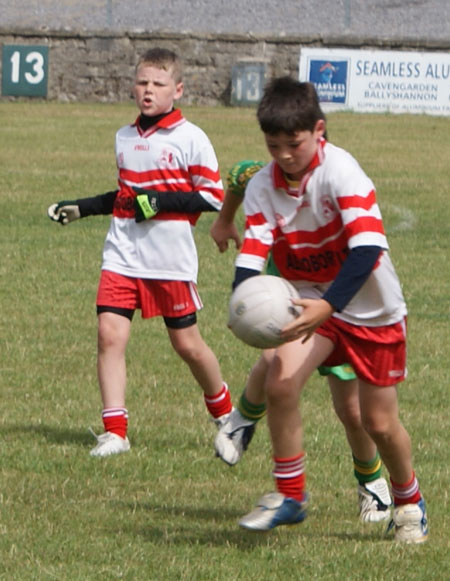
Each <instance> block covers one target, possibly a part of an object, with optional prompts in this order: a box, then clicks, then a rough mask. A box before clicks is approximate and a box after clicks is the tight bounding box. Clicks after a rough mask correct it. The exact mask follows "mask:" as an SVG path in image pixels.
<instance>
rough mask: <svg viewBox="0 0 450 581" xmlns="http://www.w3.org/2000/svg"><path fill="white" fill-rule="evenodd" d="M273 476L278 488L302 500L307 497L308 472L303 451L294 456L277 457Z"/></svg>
mask: <svg viewBox="0 0 450 581" xmlns="http://www.w3.org/2000/svg"><path fill="white" fill-rule="evenodd" d="M273 461H274V468H273V472H272V474H273V476H274V477H275V481H276V485H277V490H278V492H281V494H284V496H288V497H289V498H294V499H295V500H298V501H299V502H302V501H303V500H304V498H305V486H306V474H305V454H304V452H301V453H300V454H299V455H298V456H293V457H292V458H275V457H274V459H273Z"/></svg>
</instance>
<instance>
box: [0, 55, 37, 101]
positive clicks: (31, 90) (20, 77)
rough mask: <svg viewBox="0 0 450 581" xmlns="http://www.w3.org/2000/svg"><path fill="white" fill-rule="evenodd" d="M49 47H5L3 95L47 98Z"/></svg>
mask: <svg viewBox="0 0 450 581" xmlns="http://www.w3.org/2000/svg"><path fill="white" fill-rule="evenodd" d="M47 76H48V47H47V46H19V45H16V46H13V45H3V56H2V95H12V96H22V95H23V96H27V97H46V96H47Z"/></svg>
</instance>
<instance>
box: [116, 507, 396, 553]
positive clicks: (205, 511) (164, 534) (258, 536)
mask: <svg viewBox="0 0 450 581" xmlns="http://www.w3.org/2000/svg"><path fill="white" fill-rule="evenodd" d="M114 505H115V506H116V507H117V508H118V509H124V508H125V509H126V510H129V511H130V512H131V513H133V514H134V515H136V513H141V514H140V516H139V517H138V518H135V519H130V520H129V521H128V520H127V524H125V526H124V527H123V526H121V529H120V530H121V532H126V533H128V534H130V535H132V536H139V537H141V538H143V539H144V540H145V541H146V542H149V543H152V544H153V545H162V546H164V547H167V545H168V544H169V545H174V546H186V545H198V544H200V545H205V546H229V547H232V548H233V547H234V548H237V549H239V550H242V551H246V550H250V549H254V548H255V547H258V546H260V547H266V548H270V547H273V546H276V547H277V548H278V549H280V548H282V547H283V546H284V545H291V544H292V541H293V538H295V537H298V542H300V543H302V541H303V540H304V541H305V542H309V541H313V540H316V541H317V539H322V540H326V539H327V538H328V539H329V540H331V539H334V540H336V541H342V542H345V543H346V542H350V543H352V544H354V543H355V542H370V543H374V542H375V543H384V542H386V541H387V540H389V539H387V538H386V537H385V535H384V534H383V530H384V529H382V528H377V527H373V528H372V529H367V530H364V531H361V530H358V529H357V528H356V529H355V531H353V532H350V533H347V532H342V531H339V530H336V531H330V530H326V531H324V530H323V529H318V528H317V523H314V524H313V523H311V526H308V522H306V523H304V524H301V525H298V526H297V525H296V526H283V527H280V528H277V529H276V530H272V531H269V532H267V533H261V532H259V533H258V532H256V533H255V532H251V531H246V530H244V529H242V528H239V526H238V520H239V518H240V517H241V516H242V515H243V512H241V511H238V510H236V509H231V508H224V507H219V508H199V507H198V506H186V505H184V506H181V505H180V506H169V507H168V506H163V505H161V504H158V503H156V502H116V503H114ZM147 514H148V521H147V522H146V523H145V524H143V523H142V516H144V517H146V518H147ZM355 527H357V524H355ZM337 528H338V527H337ZM308 539H309V541H308Z"/></svg>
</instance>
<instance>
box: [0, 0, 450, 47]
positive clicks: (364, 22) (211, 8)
mask: <svg viewBox="0 0 450 581" xmlns="http://www.w3.org/2000/svg"><path fill="white" fill-rule="evenodd" d="M17 27H21V28H32V29H35V30H66V31H68V30H72V31H73V30H76V31H82V30H85V31H88V30H89V31H98V30H104V31H106V30H107V31H110V32H112V31H114V32H152V33H154V32H161V31H165V32H176V33H180V32H184V33H197V34H217V33H219V34H240V35H247V34H256V35H263V36H267V35H269V36H296V37H301V36H305V35H306V36H310V35H317V34H321V35H325V36H330V35H331V36H342V35H345V36H350V37H354V36H356V37H358V38H360V37H362V38H378V39H385V40H396V41H398V40H401V39H416V40H417V39H421V40H431V39H434V40H444V41H448V40H449V36H450V35H449V27H450V10H449V3H448V0H164V2H161V0H82V1H80V0H14V2H11V0H0V28H7V29H11V28H17Z"/></svg>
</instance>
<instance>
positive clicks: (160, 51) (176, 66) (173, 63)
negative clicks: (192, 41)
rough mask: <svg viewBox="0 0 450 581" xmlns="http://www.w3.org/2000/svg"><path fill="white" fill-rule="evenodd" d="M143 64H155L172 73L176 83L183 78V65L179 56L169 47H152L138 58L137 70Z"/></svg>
mask: <svg viewBox="0 0 450 581" xmlns="http://www.w3.org/2000/svg"><path fill="white" fill-rule="evenodd" d="M142 64H146V65H153V66H155V67H157V68H159V69H164V70H165V71H169V72H171V73H172V76H173V78H174V79H175V82H176V83H180V82H181V80H182V67H181V61H180V59H179V57H178V56H177V55H176V54H175V53H174V52H172V51H171V50H169V49H167V48H150V49H149V50H147V51H146V52H145V53H144V54H143V55H141V57H140V58H139V60H138V63H137V65H136V70H137V69H138V67H139V66H140V65H142Z"/></svg>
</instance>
